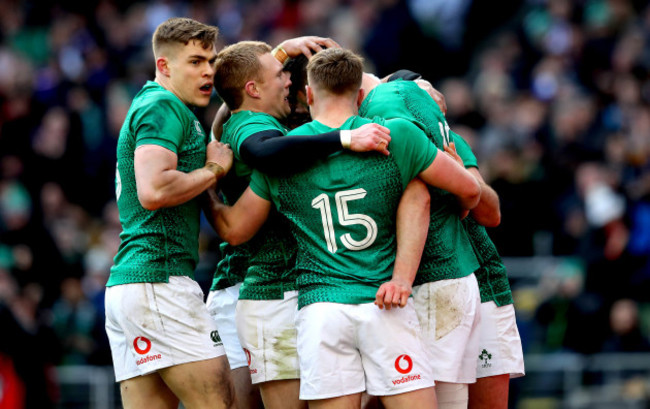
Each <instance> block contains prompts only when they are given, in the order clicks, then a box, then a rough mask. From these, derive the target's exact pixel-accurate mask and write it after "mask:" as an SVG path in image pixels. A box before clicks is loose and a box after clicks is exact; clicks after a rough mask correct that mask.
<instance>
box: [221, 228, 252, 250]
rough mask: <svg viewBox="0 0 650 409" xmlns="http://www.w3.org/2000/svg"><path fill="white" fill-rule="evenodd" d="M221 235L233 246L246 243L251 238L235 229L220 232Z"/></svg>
mask: <svg viewBox="0 0 650 409" xmlns="http://www.w3.org/2000/svg"><path fill="white" fill-rule="evenodd" d="M219 237H221V239H222V240H223V241H225V242H226V243H228V244H230V245H231V246H239V245H240V244H244V243H246V242H247V241H248V240H249V238H248V237H246V236H244V235H242V234H239V233H238V232H236V231H233V230H228V231H225V232H220V233H219Z"/></svg>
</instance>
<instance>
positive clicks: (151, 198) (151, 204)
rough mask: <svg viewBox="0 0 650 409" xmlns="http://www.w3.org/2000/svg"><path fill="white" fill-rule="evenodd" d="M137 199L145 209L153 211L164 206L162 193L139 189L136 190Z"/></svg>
mask: <svg viewBox="0 0 650 409" xmlns="http://www.w3.org/2000/svg"><path fill="white" fill-rule="evenodd" d="M138 200H139V201H140V205H141V206H142V207H144V208H145V209H147V210H150V211H154V210H158V209H160V208H162V207H164V206H165V203H164V201H163V196H162V195H157V194H156V193H155V192H153V191H151V192H148V191H141V190H138Z"/></svg>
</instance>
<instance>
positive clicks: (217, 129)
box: [211, 103, 230, 141]
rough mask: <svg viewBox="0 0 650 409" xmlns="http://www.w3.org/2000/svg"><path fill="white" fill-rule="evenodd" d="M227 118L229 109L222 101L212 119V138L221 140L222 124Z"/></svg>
mask: <svg viewBox="0 0 650 409" xmlns="http://www.w3.org/2000/svg"><path fill="white" fill-rule="evenodd" d="M228 118H230V109H228V105H226V104H225V103H223V104H221V106H220V107H219V110H217V113H216V114H215V116H214V120H212V128H211V130H212V138H211V139H212V140H215V141H220V140H221V135H223V124H225V123H226V121H227V120H228Z"/></svg>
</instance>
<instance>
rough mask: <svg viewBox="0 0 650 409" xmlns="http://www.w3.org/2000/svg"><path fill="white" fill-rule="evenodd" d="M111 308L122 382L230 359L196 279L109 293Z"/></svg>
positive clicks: (176, 279) (108, 326) (108, 324)
mask: <svg viewBox="0 0 650 409" xmlns="http://www.w3.org/2000/svg"><path fill="white" fill-rule="evenodd" d="M105 304H106V333H107V334H108V340H109V342H110V347H111V354H112V356H113V366H114V369H115V379H116V381H118V382H120V381H123V380H125V379H130V378H133V377H136V376H141V375H147V374H149V373H152V372H155V371H157V370H159V369H162V368H167V367H170V366H174V365H180V364H185V363H189V362H195V361H202V360H205V359H211V358H217V357H219V356H222V355H224V354H225V350H224V348H223V343H222V342H221V339H220V337H219V333H218V331H217V326H216V324H215V323H214V320H213V319H212V317H210V314H209V313H208V309H207V308H206V306H205V302H204V301H203V291H202V290H201V287H200V286H199V285H198V283H197V282H196V281H194V280H193V279H191V278H190V277H186V276H178V277H177V276H172V277H170V278H169V283H133V284H122V285H116V286H112V287H108V288H106V297H105Z"/></svg>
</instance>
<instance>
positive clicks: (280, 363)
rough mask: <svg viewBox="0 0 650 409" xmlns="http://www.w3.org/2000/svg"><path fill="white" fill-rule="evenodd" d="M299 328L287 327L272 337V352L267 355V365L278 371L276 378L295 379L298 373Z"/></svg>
mask: <svg viewBox="0 0 650 409" xmlns="http://www.w3.org/2000/svg"><path fill="white" fill-rule="evenodd" d="M296 338H297V330H296V329H295V328H286V329H284V330H282V331H281V332H280V333H279V334H277V336H276V337H275V338H272V339H271V342H272V346H271V350H270V353H269V354H268V355H267V356H265V357H264V358H265V360H266V361H267V362H265V366H268V367H270V368H272V370H273V371H274V372H276V374H277V375H276V376H274V378H276V379H293V378H297V377H298V376H299V375H298V353H297V350H296Z"/></svg>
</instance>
